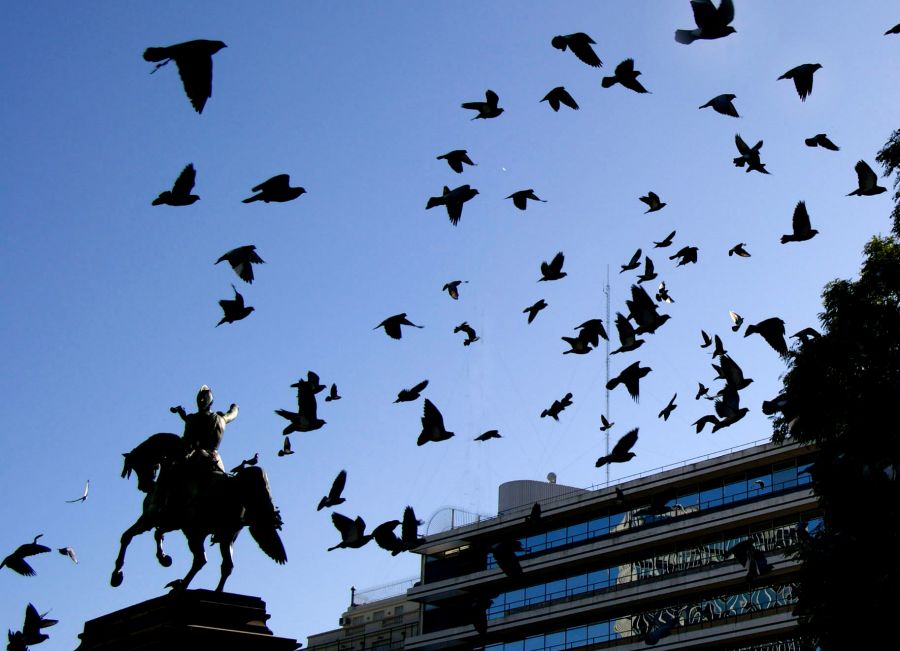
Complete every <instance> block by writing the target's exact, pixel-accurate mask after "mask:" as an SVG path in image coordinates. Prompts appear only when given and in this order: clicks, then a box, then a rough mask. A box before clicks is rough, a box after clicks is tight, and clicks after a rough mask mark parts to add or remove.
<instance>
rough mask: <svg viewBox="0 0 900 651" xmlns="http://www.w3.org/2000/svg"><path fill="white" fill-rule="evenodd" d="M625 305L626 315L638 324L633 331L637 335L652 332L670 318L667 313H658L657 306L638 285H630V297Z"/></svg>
mask: <svg viewBox="0 0 900 651" xmlns="http://www.w3.org/2000/svg"><path fill="white" fill-rule="evenodd" d="M625 305H626V307H628V316H629V317H630V318H631V319H634V322H635V323H637V325H638V328H637V329H636V330H635V332H636V333H637V334H639V335H642V334H644V333H649V334H653V333H654V332H656V331H657V329H658V328H659V327H660V326H661V325H662V324H663V323H665V322H666V321H668V320H669V319H670V318H671V317H669V315H668V314H663V315H661V314H660V313H659V309H658V308H659V306H658V305H657V304H656V303H654V302H653V299H651V298H650V295H649V294H648V293H647V290H645V289H644V288H643V287H641V286H640V285H632V286H631V298H630V299H629V300H627V301H625Z"/></svg>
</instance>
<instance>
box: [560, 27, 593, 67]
mask: <svg viewBox="0 0 900 651" xmlns="http://www.w3.org/2000/svg"><path fill="white" fill-rule="evenodd" d="M550 44H551V45H552V46H553V47H555V48H556V49H557V50H561V51H563V52H565V51H566V48H569V49H570V50H571V51H572V54H574V55H575V56H577V57H578V58H579V59H580V60H581V61H582V62H584V63H586V64H588V65H589V66H591V67H593V68H599V67H600V66H602V65H603V62H602V61H601V60H600V57H598V56H597V53H596V52H594V48H592V47H591V46H592V45H596V44H597V43H595V42H594V40H593V39H592V38H591V37H590V36H588V35H587V34H585V33H584V32H576V33H574V34H569V35H568V36H562V35H560V36H554V37H553V39H552V40H551V41H550Z"/></svg>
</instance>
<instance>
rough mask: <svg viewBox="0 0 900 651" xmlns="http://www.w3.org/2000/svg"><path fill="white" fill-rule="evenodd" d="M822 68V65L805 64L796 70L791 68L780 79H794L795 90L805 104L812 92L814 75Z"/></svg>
mask: <svg viewBox="0 0 900 651" xmlns="http://www.w3.org/2000/svg"><path fill="white" fill-rule="evenodd" d="M821 67H822V64H821V63H804V64H802V65H799V66H797V67H796V68H791V69H790V70H788V71H787V72H786V73H784V74H783V75H781V76H780V77H779V78H778V79H793V80H794V88H796V89H797V94H798V95H799V96H800V100H801V101H803V102H805V101H806V98H807V97H809V94H810V93H811V92H812V87H813V73H814V72H815V71H816V70H818V69H819V68H821Z"/></svg>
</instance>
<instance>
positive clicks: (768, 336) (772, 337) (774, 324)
mask: <svg viewBox="0 0 900 651" xmlns="http://www.w3.org/2000/svg"><path fill="white" fill-rule="evenodd" d="M754 332H755V333H757V334H759V335H760V336H761V337H762V338H763V339H765V340H766V342H767V343H768V344H769V345H770V346H771V347H772V348H773V350H775V352H776V353H778V354H779V355H781V356H785V355H787V342H786V341H785V340H784V321H783V320H781V319H779V318H778V317H777V316H773V317H771V318H769V319H763V320H762V321H760V322H759V323H754V324H751V325H748V326H747V327H746V329H745V330H744V336H745V337H749V336H750V335H752V334H753V333H754Z"/></svg>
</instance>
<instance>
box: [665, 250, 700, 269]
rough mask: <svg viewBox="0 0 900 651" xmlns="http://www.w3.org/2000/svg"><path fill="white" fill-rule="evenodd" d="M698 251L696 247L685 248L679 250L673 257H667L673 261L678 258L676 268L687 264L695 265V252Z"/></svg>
mask: <svg viewBox="0 0 900 651" xmlns="http://www.w3.org/2000/svg"><path fill="white" fill-rule="evenodd" d="M698 250H699V249H698V248H697V247H696V246H685V247H682V248H680V249H679V250H678V251H677V252H676V253H675V254H674V255H670V256H669V260H674V259H675V258H678V264H677V265H675V266H676V267H680V266H682V265H686V264H688V263H691V262H692V263H694V264H696V263H697V251H698Z"/></svg>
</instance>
